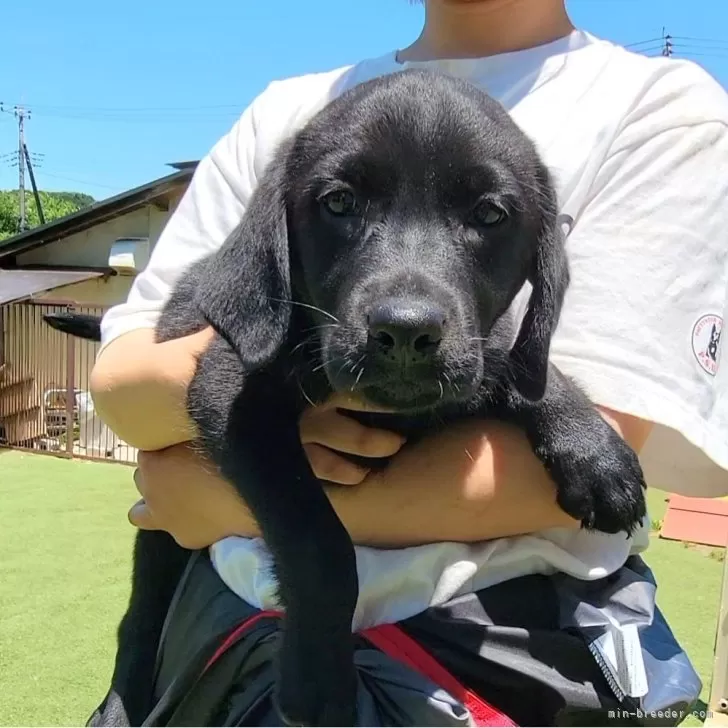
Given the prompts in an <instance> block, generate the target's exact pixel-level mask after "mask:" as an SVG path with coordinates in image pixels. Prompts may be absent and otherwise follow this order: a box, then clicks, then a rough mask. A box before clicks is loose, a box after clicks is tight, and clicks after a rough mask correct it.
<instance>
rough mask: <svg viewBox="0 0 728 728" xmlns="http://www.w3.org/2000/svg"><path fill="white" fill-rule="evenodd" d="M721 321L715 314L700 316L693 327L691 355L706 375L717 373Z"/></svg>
mask: <svg viewBox="0 0 728 728" xmlns="http://www.w3.org/2000/svg"><path fill="white" fill-rule="evenodd" d="M722 330H723V319H722V318H721V317H720V316H716V315H715V314H712V313H711V314H706V315H705V316H701V317H700V318H699V319H698V320H697V321H696V322H695V326H693V354H695V358H696V359H697V360H698V364H700V366H701V367H703V369H704V370H705V371H706V372H708V374H710V375H712V376H715V375H716V373H717V371H718V354H719V350H720V334H721V331H722Z"/></svg>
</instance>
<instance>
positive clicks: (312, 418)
mask: <svg viewBox="0 0 728 728" xmlns="http://www.w3.org/2000/svg"><path fill="white" fill-rule="evenodd" d="M337 408H342V409H349V410H359V411H372V408H371V407H370V406H368V405H366V404H364V403H363V402H361V401H358V400H356V399H353V398H350V397H345V396H343V395H333V396H332V397H331V398H330V399H329V400H327V401H326V402H325V403H324V404H322V405H320V406H318V407H312V408H310V409H308V410H306V412H304V414H303V415H302V417H301V420H300V433H301V441H302V442H303V444H304V450H305V451H306V454H307V456H308V458H309V462H310V463H311V467H312V469H313V471H314V473H315V475H316V476H317V477H318V478H320V479H322V480H328V481H331V482H332V483H340V484H352V485H353V484H357V483H359V482H361V481H362V480H363V479H364V478H365V477H366V474H367V471H366V469H364V468H359V467H357V466H355V465H352V464H351V463H349V462H348V461H347V460H345V459H344V458H343V457H342V456H341V455H338V454H336V453H335V452H334V450H339V451H341V452H347V453H353V454H358V455H364V456H369V457H388V456H390V455H393V454H395V453H396V452H397V451H398V450H399V449H400V447H401V446H402V444H403V443H404V439H403V438H402V437H400V436H399V435H397V434H394V433H391V432H385V431H382V430H376V429H372V428H368V427H365V426H364V425H360V424H359V423H358V422H355V421H354V420H352V419H351V418H347V417H346V416H345V415H343V414H340V413H339V412H337ZM134 482H135V484H136V487H137V490H138V491H139V494H140V495H141V497H142V498H141V500H139V501H138V502H137V503H135V504H134V506H132V508H131V510H130V511H129V521H130V522H131V523H132V524H133V525H134V526H137V528H142V529H146V530H162V531H167V532H168V533H170V534H171V535H172V537H173V538H174V539H175V540H176V541H177V543H179V544H180V546H182V547H184V548H188V549H196V548H205V547H207V546H210V545H212V544H213V543H215V542H216V541H219V540H220V539H222V538H225V537H226V536H234V535H238V536H247V537H252V536H258V535H260V532H259V529H258V526H257V524H256V523H255V520H254V519H253V517H252V515H251V514H250V512H249V511H248V509H247V507H246V506H245V503H244V502H243V500H242V498H241V497H240V496H239V495H238V493H237V491H236V490H235V488H234V487H233V486H232V485H231V484H230V483H229V482H228V481H227V480H225V479H224V478H223V477H222V476H221V475H220V474H219V473H218V472H217V470H216V468H215V466H214V464H212V463H211V462H210V461H209V460H207V459H206V458H205V457H204V456H203V455H202V453H201V452H200V451H199V450H198V449H195V448H194V447H193V446H192V445H190V444H189V443H184V444H181V445H174V446H172V447H168V448H165V449H164V450H156V451H151V452H145V451H140V452H139V456H138V467H137V469H136V471H135V472H134Z"/></svg>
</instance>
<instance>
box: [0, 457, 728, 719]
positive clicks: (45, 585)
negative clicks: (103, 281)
mask: <svg viewBox="0 0 728 728" xmlns="http://www.w3.org/2000/svg"><path fill="white" fill-rule="evenodd" d="M0 473H2V476H1V483H2V484H1V486H0V499H1V500H0V502H2V508H0V549H1V551H0V553H2V559H0V614H1V615H2V619H0V686H2V688H1V690H0V725H15V726H28V725H80V724H82V723H83V722H84V721H85V719H86V717H87V716H88V715H89V713H90V712H91V710H93V708H94V707H95V706H96V704H97V703H98V701H99V699H100V698H101V697H102V696H103V695H104V693H105V690H106V687H107V685H108V680H109V677H110V670H111V666H112V662H113V654H114V648H115V639H116V636H115V629H116V625H117V623H118V621H119V619H120V618H121V615H122V613H123V611H124V607H125V605H126V599H127V595H128V588H129V580H128V576H129V568H130V554H131V545H132V537H133V530H132V528H131V527H130V526H129V525H128V524H127V522H126V518H125V514H126V511H127V509H128V507H129V505H130V504H131V503H132V502H133V501H134V499H135V496H136V491H135V489H134V487H133V485H132V482H131V468H129V467H126V466H121V465H109V464H102V463H89V462H83V461H67V460H61V459H57V458H53V457H48V456H43V455H30V454H23V453H19V452H9V451H6V450H0ZM664 499H665V494H663V493H660V492H659V491H653V492H652V493H651V494H650V501H651V502H650V512H651V516H652V518H653V522H655V523H656V524H657V523H659V522H660V521H661V519H662V517H663V515H664V511H665V502H664ZM720 555H722V552H718V551H716V550H714V549H713V550H711V549H702V548H698V547H686V546H685V545H683V544H680V543H676V542H670V541H662V540H660V539H658V538H656V537H655V538H653V541H652V545H651V547H650V550H649V551H648V554H647V560H648V563H649V564H650V566H651V567H652V569H653V570H654V572H655V575H656V577H657V581H658V584H659V589H658V603H659V604H660V607H661V608H662V610H663V612H664V613H665V615H666V617H667V620H668V622H669V623H670V625H671V627H672V629H673V631H674V632H675V634H676V636H677V638H678V640H679V641H680V643H681V644H682V645H683V647H684V648H685V650H686V651H687V652H688V654H689V655H690V657H691V659H692V661H693V664H694V665H695V668H696V669H697V670H698V672H699V673H700V675H701V676H702V678H703V682H704V685H705V687H704V692H703V696H702V697H703V700H705V701H707V694H708V690H709V687H710V674H711V671H712V654H713V640H714V634H715V625H716V618H717V611H718V599H719V594H720V580H721V574H722V564H721V561H720V558H719V556H720ZM700 722H701V721H699V720H698V719H696V718H694V717H690V718H688V720H687V721H686V722H685V725H698V724H699V723H700Z"/></svg>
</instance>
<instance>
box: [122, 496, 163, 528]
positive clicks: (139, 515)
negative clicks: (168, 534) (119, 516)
mask: <svg viewBox="0 0 728 728" xmlns="http://www.w3.org/2000/svg"><path fill="white" fill-rule="evenodd" d="M128 518H129V523H131V525H132V526H136V527H137V528H141V529H142V530H144V531H157V530H159V526H157V524H156V523H155V522H154V517H153V516H152V512H151V511H150V510H149V508H147V504H146V503H145V502H144V499H143V498H141V499H140V500H138V501H137V502H136V503H135V504H134V505H133V506H132V507H131V508H130V509H129V514H128Z"/></svg>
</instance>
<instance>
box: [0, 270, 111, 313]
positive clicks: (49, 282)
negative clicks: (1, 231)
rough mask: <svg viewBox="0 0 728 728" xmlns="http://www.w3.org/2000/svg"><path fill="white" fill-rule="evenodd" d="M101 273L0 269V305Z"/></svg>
mask: <svg viewBox="0 0 728 728" xmlns="http://www.w3.org/2000/svg"><path fill="white" fill-rule="evenodd" d="M101 275H103V274H102V273H101V272H100V271H92V270H0V305H2V304H4V303H13V302H14V301H23V300H25V299H26V298H30V297H31V296H34V295H35V294H37V293H45V292H46V291H52V290H53V289H54V288H60V287H61V286H68V285H70V284H71V283H80V282H81V281H88V280H90V279H92V278H98V277H100V276H101Z"/></svg>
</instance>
